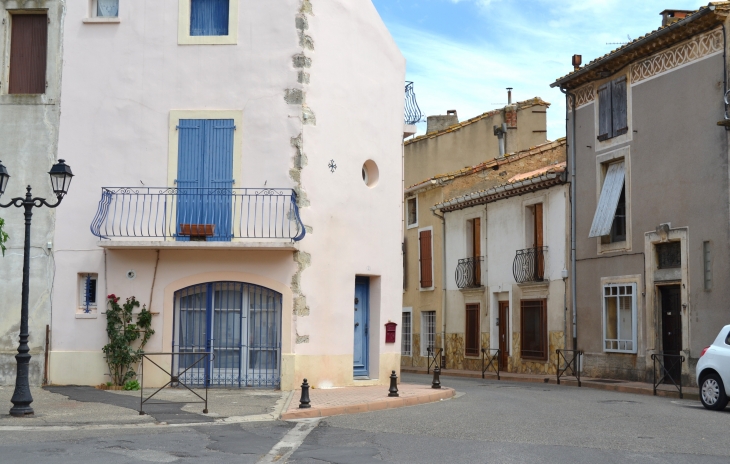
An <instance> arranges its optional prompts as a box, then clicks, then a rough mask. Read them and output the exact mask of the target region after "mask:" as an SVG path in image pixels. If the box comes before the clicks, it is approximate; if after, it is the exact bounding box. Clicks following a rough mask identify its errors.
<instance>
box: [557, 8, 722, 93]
mask: <svg viewBox="0 0 730 464" xmlns="http://www.w3.org/2000/svg"><path fill="white" fill-rule="evenodd" d="M729 13H730V1H718V2H710V3H709V4H708V5H707V6H703V7H700V8H699V9H698V10H696V11H694V12H693V13H692V14H690V15H688V16H687V17H686V18H684V19H681V20H679V21H677V22H675V23H672V24H670V25H667V26H663V27H660V28H659V29H656V30H654V31H652V32H649V33H648V34H645V35H643V36H641V37H639V38H638V39H636V40H632V41H631V42H629V43H627V44H625V45H622V46H621V47H619V48H617V49H615V50H612V51H611V52H609V53H606V54H605V55H603V56H601V57H599V58H596V59H594V60H593V61H591V62H590V63H588V64H586V65H585V66H583V67H581V68H580V69H578V70H576V71H573V72H571V73H568V74H566V75H565V76H563V77H560V78H558V79H557V80H556V81H555V82H553V83H552V84H550V87H566V88H569V89H574V88H577V87H580V86H581V85H583V84H585V83H587V82H590V81H593V80H596V79H600V78H602V77H607V76H605V75H602V74H603V73H608V75H609V76H610V75H611V74H613V73H614V72H616V71H618V70H620V69H622V68H624V67H625V66H626V65H628V64H630V63H632V62H634V61H636V60H638V59H640V58H643V57H646V56H649V55H651V54H653V53H656V52H657V51H660V50H663V49H666V48H668V47H670V46H672V45H674V44H676V43H678V42H681V41H683V40H686V39H688V38H690V37H693V36H695V35H697V34H700V33H702V32H705V31H707V30H710V29H712V28H714V27H717V26H719V25H721V24H722V23H723V22H724V21H725V18H726V17H727V15H728V14H729Z"/></svg>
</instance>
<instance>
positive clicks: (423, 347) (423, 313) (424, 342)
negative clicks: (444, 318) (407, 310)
mask: <svg viewBox="0 0 730 464" xmlns="http://www.w3.org/2000/svg"><path fill="white" fill-rule="evenodd" d="M431 314H433V348H434V349H436V311H421V346H420V350H421V356H428V352H427V351H426V348H428V337H427V335H428V334H427V332H426V326H427V324H426V321H427V319H428V317H429V316H430V315H431ZM411 321H413V319H412V318H411Z"/></svg>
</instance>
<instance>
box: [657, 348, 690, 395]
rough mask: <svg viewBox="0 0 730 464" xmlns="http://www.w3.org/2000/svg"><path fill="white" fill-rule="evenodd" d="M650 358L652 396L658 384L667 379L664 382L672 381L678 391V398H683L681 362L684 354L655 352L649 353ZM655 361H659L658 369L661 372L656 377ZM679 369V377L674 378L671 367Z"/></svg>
mask: <svg viewBox="0 0 730 464" xmlns="http://www.w3.org/2000/svg"><path fill="white" fill-rule="evenodd" d="M651 360H652V361H653V369H652V370H653V374H654V381H653V384H654V396H656V390H657V387H658V386H659V385H661V384H662V383H665V381H667V380H669V382H666V383H670V382H671V383H672V385H674V387H675V388H676V389H677V391H679V399H684V395H683V394H682V363H684V361H685V359H684V356H682V355H681V354H664V353H657V354H653V355H651ZM657 363H659V370H660V372H661V376H660V377H659V378H658V379H657V375H656V368H657ZM675 368H677V369H679V378H678V379H675V378H674V377H673V376H672V372H671V371H672V370H673V369H675Z"/></svg>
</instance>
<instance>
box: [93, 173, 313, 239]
mask: <svg viewBox="0 0 730 464" xmlns="http://www.w3.org/2000/svg"><path fill="white" fill-rule="evenodd" d="M91 233H92V234H94V235H95V236H97V237H100V238H105V239H108V238H113V237H124V238H160V239H164V240H178V241H216V242H225V241H231V240H233V239H290V240H292V241H299V240H301V239H303V238H304V235H305V234H306V231H305V228H304V224H303V223H302V220H301V218H300V217H299V208H298V206H297V195H296V192H294V190H292V189H271V188H260V189H252V188H240V189H238V188H166V187H161V188H157V187H143V188H136V187H104V188H102V192H101V200H100V201H99V207H98V210H97V212H96V216H95V217H94V220H93V222H92V223H91Z"/></svg>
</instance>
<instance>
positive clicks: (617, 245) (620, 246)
mask: <svg viewBox="0 0 730 464" xmlns="http://www.w3.org/2000/svg"><path fill="white" fill-rule="evenodd" d="M598 245H599V247H600V251H599V253H615V252H617V251H629V242H628V241H627V240H624V241H623V242H614V243H601V242H600V238H599V242H598Z"/></svg>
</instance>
